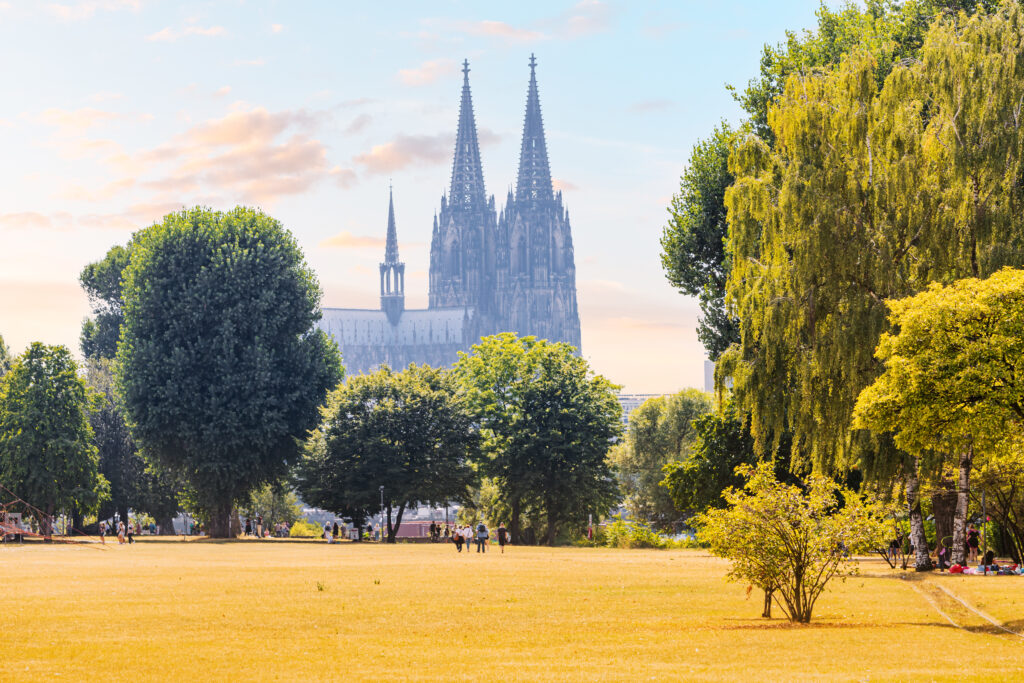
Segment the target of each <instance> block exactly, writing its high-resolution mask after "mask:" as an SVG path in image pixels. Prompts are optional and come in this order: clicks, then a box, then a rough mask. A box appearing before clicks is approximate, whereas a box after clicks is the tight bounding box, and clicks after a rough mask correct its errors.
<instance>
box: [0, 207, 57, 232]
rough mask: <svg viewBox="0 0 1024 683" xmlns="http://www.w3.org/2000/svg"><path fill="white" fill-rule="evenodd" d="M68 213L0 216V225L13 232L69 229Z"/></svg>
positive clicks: (29, 212)
mask: <svg viewBox="0 0 1024 683" xmlns="http://www.w3.org/2000/svg"><path fill="white" fill-rule="evenodd" d="M72 220H73V219H72V217H71V214H69V213H57V214H44V213H38V212H36V211H22V212H19V213H5V214H0V225H2V226H4V227H5V228H11V229H13V230H52V229H66V228H69V227H71V223H72Z"/></svg>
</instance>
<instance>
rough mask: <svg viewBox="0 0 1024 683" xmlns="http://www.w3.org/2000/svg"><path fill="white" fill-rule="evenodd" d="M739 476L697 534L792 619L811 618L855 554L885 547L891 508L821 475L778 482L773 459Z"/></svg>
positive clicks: (849, 568) (740, 578)
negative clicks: (739, 486) (739, 483)
mask: <svg viewBox="0 0 1024 683" xmlns="http://www.w3.org/2000/svg"><path fill="white" fill-rule="evenodd" d="M739 473H740V474H741V475H742V476H743V477H744V479H745V480H746V483H745V484H744V486H743V488H742V489H736V488H730V489H728V490H727V491H726V492H725V494H724V497H725V500H726V504H727V505H726V507H725V508H721V509H711V510H708V511H707V512H705V513H703V514H701V515H700V516H699V517H698V519H697V522H698V526H699V535H700V538H701V539H702V540H704V541H706V542H707V543H708V544H709V545H710V547H711V552H712V553H714V554H715V555H718V556H719V557H723V558H726V559H728V560H729V561H730V562H731V563H732V566H731V568H730V570H729V576H730V578H732V579H733V580H736V581H745V582H746V581H749V582H750V583H751V584H753V585H755V586H757V587H759V588H761V589H762V590H764V591H765V592H766V593H767V594H768V595H769V596H770V595H772V594H774V595H775V599H776V601H777V603H778V604H779V606H780V607H781V609H782V610H783V611H784V612H785V614H786V616H787V617H788V618H789V620H790V621H794V622H798V623H808V622H810V620H811V613H812V612H813V610H814V605H815V603H816V602H817V600H818V598H819V597H820V596H821V593H822V592H823V591H824V590H825V587H826V586H827V585H828V583H829V582H830V581H831V580H832V579H833V578H835V577H837V576H839V577H842V576H846V575H849V574H851V573H853V572H854V571H855V568H856V565H855V564H854V563H853V560H852V554H854V553H859V552H866V551H871V550H874V549H875V548H879V547H883V544H884V541H885V539H886V538H887V537H888V534H890V533H891V521H890V520H891V511H890V510H889V509H888V508H886V507H885V506H884V505H882V504H881V503H879V502H877V501H875V500H871V499H869V498H867V497H865V496H862V495H858V494H856V493H854V492H853V491H850V490H848V489H843V488H841V487H840V486H839V485H838V484H836V483H835V482H834V481H832V480H830V479H828V478H826V477H822V476H820V475H811V477H810V478H809V479H808V480H807V483H806V487H805V489H801V488H800V487H798V486H794V485H792V484H786V483H783V482H780V481H778V479H776V478H775V474H774V472H773V471H772V466H771V464H770V463H761V464H760V465H758V466H756V467H752V466H749V465H744V466H742V467H740V468H739Z"/></svg>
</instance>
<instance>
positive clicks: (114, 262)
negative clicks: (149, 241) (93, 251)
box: [78, 242, 133, 358]
mask: <svg viewBox="0 0 1024 683" xmlns="http://www.w3.org/2000/svg"><path fill="white" fill-rule="evenodd" d="M132 244H133V243H132V242H129V243H128V245H127V246H123V247H122V246H120V245H117V246H114V247H112V248H111V249H110V251H108V252H107V253H106V255H105V256H104V257H103V259H102V260H101V261H97V262H95V263H90V264H89V265H87V266H86V267H85V268H83V269H82V272H81V274H80V275H79V276H78V281H79V282H80V283H81V285H82V289H83V290H85V293H86V295H87V296H88V297H89V304H90V305H91V306H92V313H93V317H92V318H87V319H86V320H85V321H83V323H82V334H81V338H80V343H81V347H82V354H83V355H84V356H85V357H86V358H113V357H114V355H115V354H116V353H117V340H118V338H119V337H120V335H121V321H122V320H123V319H124V314H123V312H122V310H121V308H122V304H123V300H122V297H121V279H122V277H123V275H124V270H125V268H127V266H128V262H129V260H130V259H131V249H132Z"/></svg>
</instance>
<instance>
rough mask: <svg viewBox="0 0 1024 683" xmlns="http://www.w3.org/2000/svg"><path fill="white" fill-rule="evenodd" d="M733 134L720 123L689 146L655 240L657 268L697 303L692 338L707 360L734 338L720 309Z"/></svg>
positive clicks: (736, 337) (731, 324) (733, 321)
mask: <svg viewBox="0 0 1024 683" xmlns="http://www.w3.org/2000/svg"><path fill="white" fill-rule="evenodd" d="M735 135H736V132H735V131H734V130H733V129H732V128H730V127H729V124H727V123H725V122H724V121H723V122H722V123H721V124H719V126H718V127H717V128H715V130H714V132H713V133H712V134H711V136H710V137H709V138H708V139H706V140H701V141H699V142H698V143H697V144H696V145H695V146H694V148H693V151H692V152H691V153H690V160H689V162H688V163H687V165H686V170H685V171H683V175H682V177H681V178H680V180H679V192H678V194H675V195H673V196H672V204H671V206H669V209H668V212H669V222H668V225H666V226H665V228H664V230H663V231H662V236H661V248H662V253H661V265H662V268H664V269H665V274H666V276H667V277H668V281H669V282H670V283H671V284H672V286H673V287H675V288H677V289H678V290H679V291H680V292H682V293H683V294H688V295H690V296H695V297H697V298H698V301H699V302H700V310H701V313H702V317H701V319H700V322H699V324H698V327H697V336H698V338H699V339H700V341H701V343H702V344H703V345H704V348H705V349H706V350H707V352H708V357H709V358H711V360H717V359H718V356H719V355H721V353H722V352H723V351H725V349H727V348H728V347H729V346H730V345H731V344H733V343H734V342H736V341H738V340H739V330H738V327H737V325H738V323H737V321H736V319H735V318H734V317H733V316H731V315H730V314H729V312H728V311H727V310H726V307H725V282H726V278H727V277H728V275H729V263H728V256H727V255H726V253H725V238H726V234H727V231H728V223H727V221H726V215H725V203H724V196H725V189H726V188H727V187H729V186H730V185H732V182H733V175H732V173H730V172H729V148H730V145H731V141H732V139H733V137H734V136H735Z"/></svg>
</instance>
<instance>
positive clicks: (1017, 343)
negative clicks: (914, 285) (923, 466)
mask: <svg viewBox="0 0 1024 683" xmlns="http://www.w3.org/2000/svg"><path fill="white" fill-rule="evenodd" d="M888 305H889V309H890V311H891V316H890V322H891V324H892V327H893V331H892V332H891V333H886V334H883V335H882V337H881V339H880V341H879V343H878V349H877V352H876V353H877V356H878V358H879V359H880V360H881V361H882V362H883V363H885V372H883V373H882V374H881V375H880V376H879V377H878V379H876V380H875V382H874V383H873V384H872V385H871V386H869V387H867V388H866V389H864V391H862V392H861V394H860V397H859V399H858V401H857V406H856V411H855V413H854V426H855V427H858V428H868V429H872V430H874V431H878V432H892V433H893V434H894V436H895V440H896V445H897V446H899V447H900V448H902V449H903V450H905V451H907V452H909V453H912V454H914V455H916V456H928V455H931V454H933V453H936V452H940V453H941V452H946V453H960V452H963V451H964V450H966V449H968V448H977V449H979V450H982V451H984V450H986V449H992V448H994V447H996V446H998V445H999V444H1000V443H1002V442H1004V441H1005V440H1006V439H1008V438H1011V437H1024V430H1022V429H1021V425H1022V423H1024V387H1021V386H1020V385H1019V383H1018V381H1017V378H1018V377H1020V376H1021V374H1022V373H1024V271H1022V270H1014V269H1010V268H1006V269H1003V270H1000V271H998V272H997V273H995V274H994V275H992V276H990V277H988V278H986V279H984V280H980V279H976V278H967V279H963V280H958V281H956V282H954V283H953V284H951V285H948V286H942V285H940V284H938V283H935V284H932V285H931V286H930V287H929V288H928V289H927V290H925V291H924V292H921V293H919V294H916V295H914V296H912V297H907V298H905V299H900V300H895V301H890V302H888Z"/></svg>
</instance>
